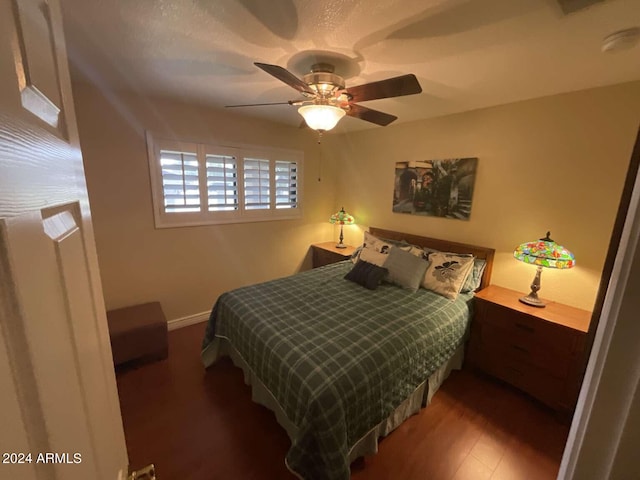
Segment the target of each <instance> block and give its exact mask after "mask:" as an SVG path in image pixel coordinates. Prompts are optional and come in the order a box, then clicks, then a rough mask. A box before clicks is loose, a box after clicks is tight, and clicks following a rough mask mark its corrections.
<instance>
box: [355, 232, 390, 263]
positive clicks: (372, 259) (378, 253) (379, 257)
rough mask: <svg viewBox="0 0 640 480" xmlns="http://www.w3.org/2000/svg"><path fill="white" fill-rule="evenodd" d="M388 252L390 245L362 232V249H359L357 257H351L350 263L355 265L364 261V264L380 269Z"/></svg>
mask: <svg viewBox="0 0 640 480" xmlns="http://www.w3.org/2000/svg"><path fill="white" fill-rule="evenodd" d="M390 250H391V244H390V243H387V242H384V241H382V240H380V239H379V238H378V237H375V236H373V235H371V234H370V233H369V232H364V243H363V244H362V247H360V251H359V253H358V255H357V256H355V257H351V261H352V262H353V263H356V262H357V261H358V260H364V261H365V262H369V263H373V264H374V265H378V266H379V267H381V266H382V265H383V264H384V262H385V260H386V259H387V255H388V254H389V251H390Z"/></svg>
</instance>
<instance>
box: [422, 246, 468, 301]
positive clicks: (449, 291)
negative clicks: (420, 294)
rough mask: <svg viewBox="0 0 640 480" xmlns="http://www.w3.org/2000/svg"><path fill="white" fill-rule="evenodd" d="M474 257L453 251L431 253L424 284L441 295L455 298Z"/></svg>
mask: <svg viewBox="0 0 640 480" xmlns="http://www.w3.org/2000/svg"><path fill="white" fill-rule="evenodd" d="M473 260H474V257H472V256H471V257H469V256H460V255H455V254H451V253H443V252H434V253H431V254H430V255H429V262H431V263H430V264H429V268H427V271H426V273H425V274H424V279H423V281H422V286H423V287H424V288H426V289H427V290H432V291H434V292H436V293H439V294H440V295H443V296H445V297H447V298H450V299H452V300H455V299H456V297H457V296H458V294H459V293H460V290H461V289H462V286H463V285H464V282H465V280H466V279H467V276H468V275H469V273H471V269H472V268H473Z"/></svg>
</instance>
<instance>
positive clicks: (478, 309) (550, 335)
mask: <svg viewBox="0 0 640 480" xmlns="http://www.w3.org/2000/svg"><path fill="white" fill-rule="evenodd" d="M523 295H524V294H523V293H522V292H516V291H514V290H509V289H506V288H502V287H498V286H495V285H490V286H489V287H487V288H485V289H484V290H481V291H480V292H478V293H477V294H476V297H475V314H474V317H473V321H472V323H471V338H470V340H469V347H468V351H467V360H468V362H469V364H470V365H471V366H472V367H475V368H478V369H480V370H482V371H484V372H486V373H488V374H490V375H493V376H495V377H498V378H500V379H501V380H504V381H505V382H507V383H510V384H511V385H513V386H515V387H517V388H519V389H521V390H523V391H525V392H527V393H529V394H530V395H531V396H533V397H535V398H537V399H538V400H540V401H542V402H543V403H545V404H547V405H548V406H550V407H552V408H554V409H555V410H558V411H559V412H562V413H564V414H570V413H571V412H573V409H574V407H575V404H576V400H577V397H578V392H579V391H580V384H581V382H582V377H581V355H582V353H583V352H584V349H585V342H586V337H587V330H588V328H589V322H590V321H591V312H588V311H586V310H581V309H578V308H573V307H570V306H567V305H563V304H561V303H557V302H547V306H546V307H545V308H536V307H531V306H529V305H525V304H523V303H521V302H520V301H519V300H518V299H519V298H520V297H522V296H523Z"/></svg>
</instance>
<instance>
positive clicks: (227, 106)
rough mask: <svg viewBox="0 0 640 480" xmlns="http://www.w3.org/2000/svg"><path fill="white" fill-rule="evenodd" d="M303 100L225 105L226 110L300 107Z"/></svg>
mask: <svg viewBox="0 0 640 480" xmlns="http://www.w3.org/2000/svg"><path fill="white" fill-rule="evenodd" d="M301 102H302V100H289V101H286V102H271V103H243V104H242V105H225V106H224V108H236V107H266V106H269V105H298V104H300V103H301Z"/></svg>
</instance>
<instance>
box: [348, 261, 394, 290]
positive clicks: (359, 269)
mask: <svg viewBox="0 0 640 480" xmlns="http://www.w3.org/2000/svg"><path fill="white" fill-rule="evenodd" d="M387 272H388V270H387V269H386V268H384V267H379V266H378V265H374V264H373V263H369V262H365V261H364V260H358V263H356V264H355V265H354V266H353V268H352V269H351V270H349V273H347V274H346V275H345V276H344V278H346V279H347V280H351V281H352V282H355V283H357V284H358V285H362V286H363V287H365V288H368V289H369V290H375V289H376V288H378V285H380V282H381V281H382V279H383V278H384V277H385V275H386V274H387Z"/></svg>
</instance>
